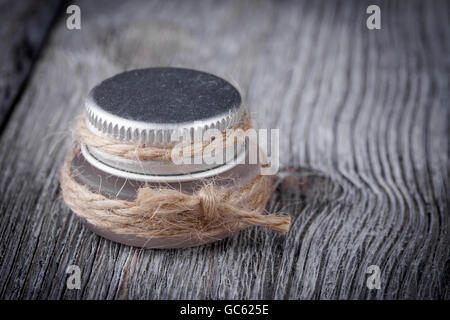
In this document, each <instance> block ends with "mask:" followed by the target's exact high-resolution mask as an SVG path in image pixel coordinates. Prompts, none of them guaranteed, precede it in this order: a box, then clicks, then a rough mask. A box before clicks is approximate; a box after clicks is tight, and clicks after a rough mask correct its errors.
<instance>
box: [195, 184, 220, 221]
mask: <svg viewBox="0 0 450 320" xmlns="http://www.w3.org/2000/svg"><path fill="white" fill-rule="evenodd" d="M197 197H198V200H199V202H200V208H201V209H202V212H203V215H204V216H205V218H206V219H207V220H214V219H217V217H218V215H219V214H220V210H219V207H220V203H221V202H222V200H223V194H222V192H220V191H219V190H217V189H215V188H214V187H213V186H212V185H211V184H208V185H206V186H205V187H203V188H201V189H200V191H199V192H198V193H197Z"/></svg>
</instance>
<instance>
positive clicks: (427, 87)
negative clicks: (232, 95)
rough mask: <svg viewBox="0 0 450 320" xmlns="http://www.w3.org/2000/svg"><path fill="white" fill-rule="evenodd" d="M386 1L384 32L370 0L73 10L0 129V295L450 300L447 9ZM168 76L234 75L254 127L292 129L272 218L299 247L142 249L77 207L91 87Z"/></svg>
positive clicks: (104, 5)
mask: <svg viewBox="0 0 450 320" xmlns="http://www.w3.org/2000/svg"><path fill="white" fill-rule="evenodd" d="M376 2H377V3H378V4H379V5H380V7H381V10H382V29H381V30H375V31H370V30H368V29H367V28H366V26H365V20H366V17H367V15H366V13H365V10H366V8H367V6H368V5H369V4H372V3H370V2H364V1H314V2H312V1H310V2H307V1H302V2H298V1H283V2H275V1H269V0H267V1H246V2H241V1H226V2H225V1H223V2H219V1H205V2H201V3H199V2H195V3H194V2H193V1H179V2H175V1H151V2H130V3H128V2H127V3H126V4H125V3H123V4H122V3H121V2H119V1H117V2H113V3H111V2H110V1H108V2H101V1H95V2H92V1H91V2H89V1H81V2H79V3H78V4H79V6H80V7H81V11H82V29H81V30H79V31H70V30H67V29H66V27H65V20H64V17H62V19H61V20H60V21H59V23H58V25H57V26H56V28H55V30H54V31H53V34H52V37H51V41H50V43H49V44H48V46H47V47H46V49H45V52H44V54H43V55H42V58H41V59H40V61H39V62H38V65H37V67H36V69H35V72H34V73H33V76H32V79H30V82H29V86H28V87H27V90H26V91H25V92H24V94H23V95H22V97H21V99H20V102H19V103H18V105H17V106H16V108H15V110H14V112H13V114H12V116H11V118H10V120H9V121H8V123H7V126H6V128H5V130H4V132H3V134H2V136H1V142H0V170H1V171H0V172H1V174H0V194H1V195H2V196H1V202H0V213H1V214H0V297H2V298H6V299H17V298H23V299H173V298H176V299H179V298H185V299H225V298H227V299H249V298H262V299H385V298H389V299H409V298H417V299H437V298H440V299H449V298H450V232H449V231H450V230H449V226H450V221H449V216H448V213H449V211H448V209H449V203H450V202H449V196H448V190H449V179H450V175H449V168H450V167H449V150H448V148H449V143H448V132H449V99H450V95H449V78H448V74H449V67H450V60H449V59H448V57H449V54H450V48H449V46H450V41H449V39H450V28H449V24H448V17H449V10H450V5H449V2H448V1H376ZM161 65H171V66H185V67H190V68H197V69H202V70H207V71H209V72H213V73H217V74H219V75H223V76H225V77H228V78H229V79H232V80H234V81H236V82H237V83H239V85H240V88H241V89H242V92H243V93H244V94H245V96H246V101H247V105H248V106H249V108H250V110H251V113H252V116H253V118H254V119H255V120H256V122H257V123H258V124H259V126H260V127H266V128H279V129H280V136H281V145H280V154H281V161H282V163H283V165H284V167H285V168H284V169H283V171H282V172H281V173H280V174H279V176H278V187H277V191H276V193H275V196H274V198H273V200H272V202H271V204H270V206H269V208H268V209H269V210H279V209H282V210H285V211H289V212H290V213H291V214H292V217H293V224H292V229H291V231H290V232H289V233H288V234H287V235H286V236H281V235H277V234H274V233H272V232H268V231H265V230H262V229H257V228H253V229H250V230H248V231H247V232H243V233H241V234H239V235H236V236H234V237H232V238H230V239H227V240H224V241H221V242H218V243H215V244H212V245H208V246H202V247H197V248H191V249H185V250H141V249H137V248H132V247H127V246H124V245H120V244H117V243H113V242H110V241H107V240H105V239H102V238H100V237H98V236H96V235H95V234H93V233H91V232H89V231H87V230H86V229H85V228H83V227H82V226H81V224H80V223H79V222H78V221H77V219H76V218H75V217H74V215H73V214H72V213H71V212H70V210H69V209H68V208H67V207H66V206H65V205H64V203H63V202H62V199H61V193H60V189H59V183H58V176H59V169H60V167H61V164H62V161H63V159H64V157H65V153H66V152H67V151H68V150H69V148H70V145H71V143H70V138H69V134H68V131H67V128H68V126H69V125H70V124H71V123H73V119H74V117H75V116H76V115H78V114H80V113H81V110H82V105H83V99H84V97H85V96H86V94H87V92H88V90H89V89H90V88H91V87H92V86H93V85H94V84H95V83H96V82H98V81H100V80H102V79H104V78H105V77H108V76H111V75H113V74H115V73H118V72H121V71H123V70H129V69H133V68H141V67H148V66H161ZM1 103H3V101H1ZM71 264H77V265H79V266H80V267H81V271H82V277H81V280H82V287H81V289H80V290H68V289H67V288H66V279H67V274H66V273H65V271H66V268H67V266H68V265H71ZM370 265H378V266H379V267H380V268H381V289H380V290H369V289H368V288H367V286H366V279H367V276H368V275H367V274H366V271H367V267H368V266H370Z"/></svg>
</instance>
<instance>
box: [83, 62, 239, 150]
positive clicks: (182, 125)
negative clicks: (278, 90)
mask: <svg viewBox="0 0 450 320" xmlns="http://www.w3.org/2000/svg"><path fill="white" fill-rule="evenodd" d="M85 107H86V115H87V117H86V125H87V127H88V128H89V130H91V131H92V132H93V133H94V134H97V135H102V136H108V137H110V138H114V139H120V140H125V141H139V142H146V143H150V144H167V143H171V142H175V141H172V133H173V132H174V130H179V131H178V132H186V130H187V132H188V133H189V134H191V135H192V134H193V132H194V131H196V130H200V131H202V132H203V131H204V130H207V129H209V128H216V129H219V130H221V131H224V130H225V129H227V128H230V127H232V126H234V125H236V124H237V123H238V122H239V121H240V119H241V116H242V110H243V109H242V100H241V96H240V94H239V91H238V90H237V89H236V88H235V87H234V86H232V85H231V84H230V83H229V82H227V81H225V80H224V79H222V78H219V77H217V76H214V75H212V74H209V73H205V72H201V71H196V70H190V69H182V68H148V69H140V70H133V71H128V72H124V73H121V74H118V75H116V76H114V77H112V78H109V79H106V80H104V81H103V82H101V83H100V84H99V85H97V86H96V87H94V88H93V89H92V90H91V92H90V93H89V96H88V98H87V100H86V106H85ZM177 141H178V140H177Z"/></svg>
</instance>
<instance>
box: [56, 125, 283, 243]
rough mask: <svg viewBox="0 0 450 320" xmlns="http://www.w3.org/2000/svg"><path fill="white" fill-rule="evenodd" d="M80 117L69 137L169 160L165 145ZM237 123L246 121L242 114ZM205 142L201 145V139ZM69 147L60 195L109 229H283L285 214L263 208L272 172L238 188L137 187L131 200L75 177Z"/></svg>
mask: <svg viewBox="0 0 450 320" xmlns="http://www.w3.org/2000/svg"><path fill="white" fill-rule="evenodd" d="M84 123H85V122H84V117H82V118H81V119H80V122H79V124H78V126H77V128H76V130H75V135H74V136H75V139H76V140H77V141H78V142H80V143H83V144H86V145H88V146H93V147H96V148H99V149H101V150H102V151H104V152H108V153H110V154H113V155H116V156H121V157H125V158H131V159H140V160H144V159H145V160H149V159H152V160H160V161H170V160H168V159H170V154H171V148H160V147H155V146H151V145H143V144H142V145H138V144H132V143H125V142H121V141H117V140H113V139H108V138H103V137H98V136H96V135H94V134H92V133H91V132H90V131H89V130H88V129H87V128H86V126H85V124H84ZM240 126H241V127H242V128H244V129H245V128H246V127H247V126H249V120H248V118H247V119H245V120H244V121H243V122H242V123H241V124H240ZM203 147H205V145H203ZM77 152H78V150H77V149H75V150H74V151H73V152H71V154H70V156H69V157H68V159H67V160H66V162H65V164H64V166H63V168H62V173H61V187H62V191H63V197H64V201H65V202H66V203H67V205H68V206H69V207H70V208H71V209H72V210H73V211H74V212H75V213H76V214H77V215H78V216H80V217H81V218H84V219H85V220H86V221H87V222H89V223H90V224H92V225H93V226H95V227H97V228H100V229H103V230H107V231H110V232H114V233H118V234H123V235H134V236H138V237H142V238H146V239H155V238H159V239H174V240H192V239H195V240H200V241H205V242H206V241H209V240H211V239H215V238H216V237H220V236H221V235H223V234H224V233H233V232H236V231H239V230H242V229H245V228H246V227H248V226H252V225H254V226H262V227H266V228H269V229H271V230H275V231H278V232H282V233H284V232H287V231H288V230H289V226H290V221H291V219H290V217H289V216H285V215H283V216H282V215H277V214H266V213H264V208H265V206H266V204H267V201H268V200H269V198H270V196H271V194H272V178H271V177H270V176H263V175H259V176H257V177H256V178H255V179H254V180H253V181H252V182H251V183H249V184H247V185H245V186H243V187H241V188H240V189H238V190H231V189H228V188H226V187H221V186H217V185H215V184H214V182H208V183H205V184H204V185H203V186H202V187H201V188H200V189H198V190H197V191H195V192H194V193H192V194H187V193H184V192H181V191H178V190H174V189H170V188H162V187H158V188H155V187H148V186H145V187H142V188H140V189H139V190H138V191H137V196H136V199H135V201H126V200H122V199H117V198H115V199H111V198H108V197H106V196H104V195H102V194H100V193H97V192H94V191H93V190H91V189H89V188H88V187H87V186H86V185H83V184H81V183H79V182H78V181H77V180H76V178H75V177H74V174H73V172H72V170H71V162H72V160H73V157H74V156H75V155H76V153H77Z"/></svg>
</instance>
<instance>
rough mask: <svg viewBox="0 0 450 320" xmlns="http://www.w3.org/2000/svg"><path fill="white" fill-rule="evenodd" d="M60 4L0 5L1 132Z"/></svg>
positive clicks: (53, 0)
mask: <svg viewBox="0 0 450 320" xmlns="http://www.w3.org/2000/svg"><path fill="white" fill-rule="evenodd" d="M60 4H61V0H50V1H45V0H39V1H37V0H21V1H0V21H1V23H0V39H1V41H0V132H1V131H2V129H3V128H4V125H5V123H6V121H7V120H8V116H9V115H10V112H11V110H12V107H13V105H14V103H15V102H16V100H17V99H19V98H20V94H21V91H22V90H24V89H25V83H26V80H27V79H28V76H29V73H30V71H31V69H32V66H33V64H34V62H35V60H36V58H37V57H38V55H39V53H40V51H41V48H42V46H43V44H44V43H45V42H46V41H45V40H46V39H47V35H48V32H49V30H50V28H51V26H52V24H53V22H54V20H55V18H56V16H57V13H58V12H59V11H60V10H59V9H60Z"/></svg>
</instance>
